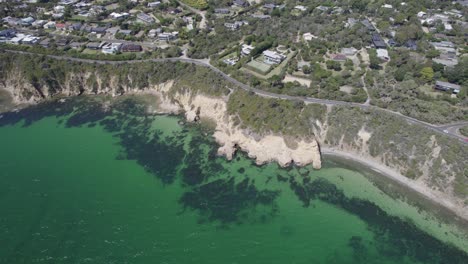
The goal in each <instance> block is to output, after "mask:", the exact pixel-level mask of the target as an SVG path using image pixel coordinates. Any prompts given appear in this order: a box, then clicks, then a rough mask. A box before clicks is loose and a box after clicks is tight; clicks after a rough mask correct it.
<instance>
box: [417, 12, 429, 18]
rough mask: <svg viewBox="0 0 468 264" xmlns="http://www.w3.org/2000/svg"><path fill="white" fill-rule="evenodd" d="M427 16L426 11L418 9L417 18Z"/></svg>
mask: <svg viewBox="0 0 468 264" xmlns="http://www.w3.org/2000/svg"><path fill="white" fill-rule="evenodd" d="M426 16H427V13H426V12H423V11H419V12H418V17H419V18H425V17H426Z"/></svg>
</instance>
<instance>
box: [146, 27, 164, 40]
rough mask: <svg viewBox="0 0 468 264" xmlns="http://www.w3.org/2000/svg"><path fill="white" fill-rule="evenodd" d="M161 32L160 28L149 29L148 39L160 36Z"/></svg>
mask: <svg viewBox="0 0 468 264" xmlns="http://www.w3.org/2000/svg"><path fill="white" fill-rule="evenodd" d="M161 32H162V30H161V28H157V29H151V30H150V31H149V32H148V37H150V38H154V37H156V36H157V35H158V34H160V33H161Z"/></svg>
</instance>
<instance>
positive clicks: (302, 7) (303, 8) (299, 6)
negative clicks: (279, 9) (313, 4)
mask: <svg viewBox="0 0 468 264" xmlns="http://www.w3.org/2000/svg"><path fill="white" fill-rule="evenodd" d="M294 9H297V10H300V11H302V12H304V11H306V10H307V7H305V6H303V5H297V6H295V7H294Z"/></svg>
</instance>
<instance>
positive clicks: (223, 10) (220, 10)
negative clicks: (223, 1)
mask: <svg viewBox="0 0 468 264" xmlns="http://www.w3.org/2000/svg"><path fill="white" fill-rule="evenodd" d="M214 12H215V13H216V14H229V13H230V11H229V9H228V8H216V9H215V10H214Z"/></svg>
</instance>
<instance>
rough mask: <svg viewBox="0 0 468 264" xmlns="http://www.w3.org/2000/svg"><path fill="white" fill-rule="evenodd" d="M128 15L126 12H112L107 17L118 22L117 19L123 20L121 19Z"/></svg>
mask: <svg viewBox="0 0 468 264" xmlns="http://www.w3.org/2000/svg"><path fill="white" fill-rule="evenodd" d="M129 15H130V14H129V13H127V12H123V13H116V12H112V13H111V14H110V15H109V17H110V18H112V19H115V20H118V19H123V18H126V17H128V16H129Z"/></svg>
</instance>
